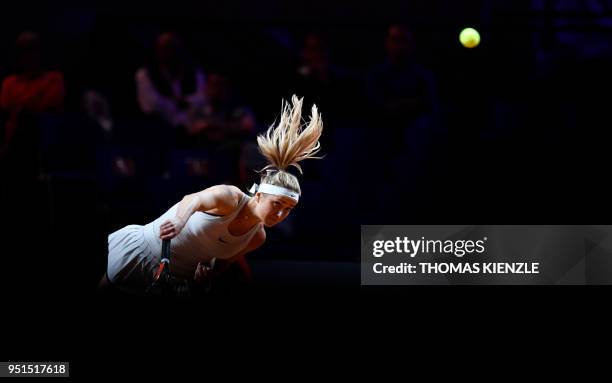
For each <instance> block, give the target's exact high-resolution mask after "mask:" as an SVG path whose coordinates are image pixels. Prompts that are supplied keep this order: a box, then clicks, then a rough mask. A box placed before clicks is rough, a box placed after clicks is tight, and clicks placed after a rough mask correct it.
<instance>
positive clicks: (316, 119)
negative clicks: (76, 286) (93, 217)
mask: <svg viewBox="0 0 612 383" xmlns="http://www.w3.org/2000/svg"><path fill="white" fill-rule="evenodd" d="M302 103H303V99H298V98H297V97H296V96H293V97H292V105H290V104H289V103H287V102H283V106H282V114H281V118H280V122H279V123H278V125H276V127H275V126H274V125H272V126H271V127H270V128H269V129H268V130H267V132H266V133H265V134H261V135H259V136H258V137H257V143H258V146H259V150H260V151H261V153H262V154H263V155H264V157H265V158H266V159H267V161H268V165H267V166H265V167H264V168H263V169H262V171H261V173H260V174H261V179H260V183H259V185H257V184H254V185H253V187H252V188H251V190H250V193H249V194H245V193H243V192H242V191H241V190H240V189H239V188H238V187H236V186H231V185H215V186H211V187H209V188H207V189H205V190H202V191H200V192H197V193H194V194H189V195H186V196H185V197H184V198H183V199H182V200H181V201H180V202H179V203H177V204H175V205H174V206H172V207H171V208H170V209H169V210H168V211H166V212H165V213H164V214H163V215H162V216H161V217H159V218H157V219H156V220H154V221H153V222H150V223H148V224H146V225H144V226H142V225H128V226H126V227H124V228H122V229H120V230H118V231H116V232H114V233H112V234H110V235H109V236H108V267H107V271H106V274H105V275H104V277H103V278H102V281H101V283H100V286H101V287H102V288H105V287H108V286H116V287H118V288H119V289H120V290H122V291H125V292H130V293H136V294H139V293H140V294H143V293H144V292H145V291H147V287H148V286H149V285H150V283H151V280H152V277H153V275H154V274H155V272H156V269H158V265H159V263H160V257H161V253H162V241H163V240H167V239H171V240H172V241H171V248H170V249H171V261H170V263H169V270H170V273H171V274H172V275H173V276H176V277H179V278H184V279H187V280H189V279H191V280H193V279H195V280H202V279H205V278H207V277H210V274H211V272H209V270H210V267H209V265H211V264H212V265H214V261H215V260H217V259H218V260H221V261H222V262H220V263H224V264H228V263H232V262H236V261H239V262H241V263H242V264H244V255H245V254H247V253H249V252H251V251H253V250H255V249H257V248H258V247H260V246H261V245H262V244H263V243H264V242H265V240H266V231H265V227H272V226H274V225H276V224H278V223H280V222H282V221H283V220H284V219H285V218H287V216H288V215H289V213H290V212H291V210H292V209H294V208H295V207H296V205H297V204H298V201H299V199H300V196H301V194H302V192H301V189H300V184H299V182H298V180H297V178H296V177H295V176H294V175H293V174H291V173H289V172H288V171H287V169H288V168H289V167H290V166H294V167H296V168H297V169H298V170H299V172H300V174H301V173H302V168H301V167H300V165H299V162H300V161H303V160H305V159H309V158H320V157H315V155H316V154H317V153H318V152H319V150H320V143H319V138H320V137H321V133H322V130H323V122H322V119H321V115H320V114H319V112H318V111H317V107H316V106H314V105H313V107H312V113H311V116H310V120H309V121H308V123H307V124H303V123H302V118H301V111H302ZM223 261H229V262H223Z"/></svg>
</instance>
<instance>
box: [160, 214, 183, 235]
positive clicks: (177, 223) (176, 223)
mask: <svg viewBox="0 0 612 383" xmlns="http://www.w3.org/2000/svg"><path fill="white" fill-rule="evenodd" d="M184 226H185V222H183V221H181V220H179V219H169V220H167V221H166V222H164V223H162V225H161V226H160V227H159V237H160V238H161V239H172V238H174V237H176V236H177V235H178V234H179V233H180V232H181V230H182V229H183V227H184Z"/></svg>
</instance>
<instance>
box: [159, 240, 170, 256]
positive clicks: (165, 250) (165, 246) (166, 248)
mask: <svg viewBox="0 0 612 383" xmlns="http://www.w3.org/2000/svg"><path fill="white" fill-rule="evenodd" d="M161 259H162V260H164V259H167V260H168V261H170V240H169V239H164V240H163V241H162V254H161Z"/></svg>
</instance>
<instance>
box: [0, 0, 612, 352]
mask: <svg viewBox="0 0 612 383" xmlns="http://www.w3.org/2000/svg"><path fill="white" fill-rule="evenodd" d="M578 3H579V4H578ZM577 4H578V5H576V4H574V3H572V2H564V1H462V2H455V1H440V0H436V1H412V2H400V1H397V2H394V1H378V2H376V3H369V4H354V3H353V2H349V1H340V2H334V3H330V2H322V1H315V2H306V1H300V2H295V1H294V2H281V1H275V2H253V3H250V2H241V1H224V2H209V3H206V2H198V3H193V2H184V1H174V2H171V3H165V4H157V3H150V2H130V3H127V2H117V1H111V2H98V3H95V2H94V3H88V4H84V3H80V2H67V1H60V2H53V3H52V4H51V3H49V4H39V3H29V2H19V3H18V4H15V3H13V4H10V5H8V4H3V5H2V13H1V14H2V16H1V18H2V22H1V23H0V51H1V52H3V54H2V55H0V76H1V77H5V76H7V75H9V74H11V73H13V71H14V70H15V63H14V41H15V38H16V36H17V35H18V34H19V33H20V32H22V31H24V30H34V31H36V32H38V33H39V35H40V36H41V39H42V41H43V42H44V48H45V53H46V55H45V57H46V60H47V64H48V67H49V68H51V69H55V70H60V71H62V72H63V73H64V77H65V85H66V97H65V108H64V112H63V114H62V115H60V116H54V117H53V119H52V120H51V123H48V124H47V125H45V126H46V127H45V126H43V128H42V130H35V131H36V132H37V133H36V134H35V135H34V136H33V138H32V140H31V141H29V142H30V143H32V144H33V145H32V146H31V147H30V149H32V152H31V153H34V154H33V155H35V156H36V160H35V161H33V162H34V163H35V166H34V167H30V166H29V165H30V164H27V163H20V162H13V163H10V164H8V166H9V167H10V169H12V170H15V169H21V168H20V166H21V165H23V169H24V172H20V171H19V172H20V173H23V174H25V173H27V171H26V169H27V170H32V169H34V170H33V172H32V173H31V174H30V175H31V177H23V178H19V180H18V181H15V180H13V179H11V178H10V177H8V176H7V177H5V179H4V180H3V181H2V183H3V186H4V190H8V192H7V194H6V195H7V197H6V198H4V199H3V201H2V204H3V208H2V209H3V212H6V215H5V214H4V213H3V217H4V221H5V224H6V227H7V229H6V230H3V233H2V234H3V243H4V245H5V249H6V250H3V251H2V253H3V255H4V258H5V262H6V266H5V267H4V268H3V270H4V273H5V278H3V283H4V284H5V287H4V291H5V292H6V293H7V294H6V296H7V297H12V298H9V299H12V300H13V301H15V304H16V306H15V307H17V308H16V311H19V310H20V309H21V310H27V308H28V307H30V305H31V302H32V301H39V302H41V303H40V304H41V305H42V307H45V308H46V309H48V311H45V310H41V311H38V310H36V311H35V312H36V313H40V312H42V313H47V314H48V313H50V312H54V307H57V312H60V313H61V312H66V313H67V312H70V313H71V314H70V315H66V316H63V315H62V314H56V315H57V316H55V317H54V316H53V315H51V317H52V318H54V319H49V321H48V322H47V323H48V324H50V323H55V324H57V323H61V326H65V327H62V328H63V329H64V331H70V330H66V329H67V328H68V329H71V328H72V327H71V326H72V325H74V326H78V325H79V324H81V325H82V324H83V323H89V322H88V321H89V320H91V318H92V317H95V318H97V319H100V318H104V319H100V322H104V321H105V320H108V321H114V320H117V317H116V316H114V315H113V314H111V313H116V311H115V310H110V309H108V307H107V306H104V305H102V306H97V305H96V304H92V303H91V301H92V300H95V287H96V285H97V282H98V280H99V277H100V276H101V275H102V273H103V272H104V269H105V264H106V236H107V235H108V234H109V233H110V232H112V231H114V230H116V229H118V228H120V227H122V226H124V225H127V224H144V223H147V222H150V221H151V220H152V219H154V218H156V217H157V216H159V215H160V214H161V213H163V211H165V209H167V208H168V207H170V206H171V205H172V204H174V203H175V202H177V201H178V200H180V198H181V197H182V195H183V194H184V190H177V189H175V188H174V187H173V184H172V182H171V181H172V179H170V181H168V180H167V178H163V177H162V176H160V174H161V175H163V173H164V170H165V168H164V165H163V163H162V164H160V165H159V168H154V166H158V165H157V163H156V162H150V159H145V160H144V163H145V164H147V166H145V168H147V169H148V171H151V173H153V174H149V173H147V174H144V175H142V174H138V175H137V177H135V178H134V179H131V180H127V181H126V180H122V181H121V183H120V184H121V188H119V187H117V188H115V187H116V185H117V183H116V180H113V179H110V180H109V178H108V173H105V172H104V164H105V163H104V156H103V155H102V156H101V155H100V153H102V154H104V153H106V154H108V153H112V149H113V146H110V147H109V146H108V145H107V144H108V142H107V141H105V140H106V138H105V136H103V135H102V134H101V132H100V130H99V129H98V128H96V127H95V126H94V125H92V124H91V123H90V122H87V119H86V116H85V115H84V112H83V110H82V104H81V102H82V101H81V100H82V97H83V94H84V92H85V91H86V90H91V89H93V90H96V91H99V92H100V93H101V94H103V95H104V96H105V97H106V98H107V99H108V101H109V104H110V106H111V110H112V114H113V118H114V121H115V128H114V132H115V133H114V134H115V135H116V136H117V137H120V138H116V140H115V141H112V145H118V146H121V147H129V148H130V150H132V152H131V153H132V154H134V156H136V154H135V153H136V152H138V151H139V150H140V151H145V152H147V150H149V152H148V154H149V155H150V156H152V157H155V155H152V154H154V153H155V152H154V151H153V152H151V151H150V146H147V143H148V142H149V141H148V138H147V137H148V133H147V127H148V125H147V123H148V121H149V120H147V119H146V118H145V116H143V115H142V113H141V112H140V110H139V109H138V105H137V103H136V97H135V92H136V89H135V82H134V73H135V71H136V70H137V69H138V68H139V67H140V66H142V65H143V64H145V63H146V62H147V60H149V59H150V57H151V55H152V50H153V44H154V41H155V38H156V36H157V35H158V34H159V33H161V32H164V31H177V32H179V33H180V34H181V35H182V36H183V39H184V40H185V43H186V46H187V48H188V51H189V52H190V54H191V56H192V58H193V60H194V61H195V62H197V63H199V64H200V65H201V66H202V68H203V69H204V71H205V72H213V71H221V72H223V73H224V74H225V75H226V76H227V77H228V78H230V79H231V82H232V85H233V86H234V89H235V91H236V93H237V94H238V95H239V96H240V99H241V100H242V102H243V103H245V104H247V105H249V106H250V108H251V109H252V110H253V112H254V115H255V116H256V119H257V122H258V129H259V130H260V131H261V130H262V129H265V128H266V127H267V126H268V125H270V124H271V123H272V122H273V121H274V119H275V118H276V117H277V116H278V113H279V111H280V101H281V99H283V98H285V99H287V98H288V97H290V96H291V94H293V93H296V92H297V90H296V88H297V87H298V85H296V84H297V83H296V79H295V77H296V70H297V67H298V66H299V65H300V50H301V48H302V45H303V39H304V36H306V35H307V34H308V33H310V32H317V33H319V34H321V35H322V36H324V39H325V41H326V42H327V46H328V49H329V53H330V60H331V62H332V63H334V64H335V65H336V66H337V67H338V68H341V69H342V73H344V74H345V75H346V78H345V79H348V80H346V82H343V83H341V85H340V86H335V87H331V88H327V90H323V91H321V90H320V89H325V88H319V90H320V91H319V92H318V93H317V92H312V91H311V94H307V95H306V100H305V102H306V103H308V104H310V103H312V102H314V103H317V104H318V105H319V107H320V109H321V111H322V113H323V119H324V122H325V129H324V133H323V135H324V138H323V153H325V154H326V155H327V156H326V158H324V159H323V160H318V161H310V162H307V163H305V164H304V170H305V175H304V177H303V178H301V184H302V189H303V198H302V200H301V201H300V206H299V207H298V209H296V211H295V212H294V213H292V217H291V219H290V221H289V222H288V223H287V225H285V226H284V227H279V228H276V229H271V230H269V237H268V238H269V240H268V243H266V245H265V246H264V247H263V248H262V249H260V250H258V251H257V252H256V253H254V254H252V255H251V257H250V258H251V259H252V260H251V265H252V267H253V271H254V277H255V283H256V287H260V288H262V289H263V291H264V294H260V295H259V297H260V299H264V300H265V299H266V298H261V297H262V296H263V297H266V296H267V295H266V294H270V295H269V296H278V295H282V296H283V298H282V301H283V302H294V303H295V302H299V303H298V304H296V306H298V305H299V306H302V305H303V306H307V307H311V308H313V307H317V305H318V304H324V305H325V304H327V305H329V306H330V307H336V308H337V307H338V306H337V305H336V303H337V302H345V303H346V302H347V301H348V300H350V299H354V297H355V296H360V297H361V299H366V301H369V300H368V299H369V298H368V297H371V296H376V297H377V298H376V299H380V296H381V295H382V294H380V292H383V293H384V295H385V296H386V297H387V298H385V299H387V300H388V302H393V301H392V299H393V297H395V296H397V295H399V294H400V293H398V292H397V291H390V290H389V289H368V290H363V289H361V290H360V289H359V269H358V267H359V265H358V259H359V243H360V241H359V235H360V234H359V233H360V225H362V224H464V223H474V222H479V223H484V224H527V223H529V224H540V223H542V224H544V223H555V224H581V223H585V224H587V223H588V224H605V223H606V222H607V217H608V215H609V213H610V206H609V204H608V196H609V195H610V187H609V183H608V182H607V178H609V177H608V175H609V155H608V146H609V138H610V133H609V129H610V123H609V113H610V112H609V110H610V109H609V108H610V95H609V89H610V80H611V75H610V73H611V72H610V59H611V58H612V56H611V55H610V54H611V49H612V43H611V42H610V41H612V39H610V37H612V36H611V32H612V22H611V21H610V20H612V3H610V2H606V1H599V2H591V3H587V2H582V3H581V2H577ZM589 4H590V5H589ZM395 23H402V24H404V25H406V26H408V27H409V28H410V29H412V30H413V32H414V36H415V41H416V60H417V61H418V62H419V63H420V64H421V65H422V66H423V67H426V68H428V69H429V70H430V73H432V75H433V78H434V79H435V90H436V95H435V102H434V107H433V108H432V109H431V110H429V111H428V112H427V113H425V114H426V115H427V116H428V120H427V121H428V122H427V124H426V125H425V126H426V127H425V135H419V134H411V133H410V132H411V131H410V128H408V127H406V128H404V129H401V130H399V135H398V130H397V129H395V128H389V126H386V123H385V120H384V119H383V118H382V117H381V114H380V110H379V109H378V108H377V107H375V106H374V105H373V104H372V100H373V99H376V98H377V97H381V96H384V94H381V92H380V91H379V92H376V91H373V90H372V89H371V88H370V87H369V84H370V79H371V76H372V73H374V72H375V71H376V68H377V67H378V66H379V65H380V64H381V63H383V62H384V60H385V50H384V40H385V35H386V32H387V28H388V27H389V25H391V24H395ZM466 26H473V27H475V28H477V29H478V30H479V31H480V33H481V37H482V42H481V45H480V46H479V47H478V48H476V49H474V50H467V49H465V48H463V47H462V46H461V45H460V44H459V43H458V41H457V39H458V34H459V31H460V30H461V29H462V28H463V27H466ZM315 89H316V88H315ZM37 129H40V127H39V128H37ZM41 131H42V132H47V134H50V135H51V138H49V136H48V135H44V134H40V132H41ZM398 137H399V138H398ZM398 139H399V140H400V141H402V140H406V143H404V144H399V146H398V141H397V140H398ZM419 140H422V141H419ZM408 144H415V145H416V146H417V147H418V148H419V150H416V152H410V150H409V149H408V148H410V147H411V146H410V145H408ZM389 153H391V154H389ZM415 153H416V154H415ZM414 156H416V158H418V162H415V161H413V160H414V158H415V157H414ZM147 161H149V162H147ZM26 165H28V166H26ZM152 168H153V169H152ZM5 169H6V168H5ZM9 173H10V172H9ZM10 174H14V173H10ZM232 179H233V178H232V175H231V174H229V175H227V178H225V179H222V180H221V181H225V180H232ZM5 180H6V181H5ZM215 181H216V180H215ZM20 182H23V184H20ZM189 182H190V183H189V184H188V187H187V188H186V189H190V190H191V189H192V190H193V191H197V190H200V189H203V188H204V187H206V186H208V185H210V184H211V182H212V180H206V179H192V180H189ZM17 185H18V186H19V187H16V186H17ZM237 186H239V187H241V188H242V189H243V190H244V189H246V188H248V187H249V186H250V185H249V184H241V185H237ZM183 187H184V185H183ZM122 188H123V189H122ZM16 190H17V192H16ZM287 288H293V290H291V291H293V294H295V295H289V294H288V293H287V294H285V293H286V289H287ZM267 289H270V290H267ZM411 291H412V292H416V294H420V295H421V296H423V295H424V293H425V290H424V289H415V290H411ZM519 291H523V290H522V289H519ZM467 292H468V293H472V295H471V296H476V297H477V298H474V299H475V300H478V297H479V295H480V294H484V293H482V292H476V293H474V290H468V291H467ZM427 293H428V294H430V295H433V296H435V297H436V298H441V299H443V302H446V303H450V302H452V301H453V300H454V298H456V297H458V295H459V294H462V295H463V294H464V293H466V291H465V290H462V292H461V293H457V292H453V293H449V291H448V290H444V291H442V292H441V291H440V290H437V289H430V290H427ZM246 294H247V295H249V294H252V292H250V293H246ZM496 294H501V295H502V296H506V297H509V296H510V295H511V293H510V292H509V291H508V290H501V291H497V292H496ZM529 294H531V292H530V293H529ZM537 294H540V296H542V295H544V294H546V293H545V292H542V291H539V292H538V293H537ZM409 295H412V294H409ZM525 295H527V293H525ZM249 296H250V295H249ZM320 297H324V298H320ZM351 297H352V298H351ZM442 297H444V298H442ZM215 299H216V298H215ZM232 299H240V304H243V303H245V302H243V301H242V300H241V299H244V298H236V297H234V298H232ZM319 299H322V300H319ZM418 299H421V301H420V302H421V303H423V304H426V303H424V302H426V298H417V300H418ZM372 301H374V299H372ZM231 302H232V303H230V304H228V305H232V304H233V303H234V301H231ZM248 302H249V304H246V305H245V306H244V307H251V305H252V306H254V305H255V303H253V301H251V300H249V301H248ZM322 302H325V303H322ZM139 304H140V305H142V304H141V303H136V306H135V307H134V306H131V305H126V306H127V307H130V308H129V309H128V310H130V312H131V313H132V314H133V315H134V316H132V317H130V318H135V317H138V318H141V317H142V318H148V315H149V314H150V315H155V313H156V311H154V310H153V309H152V308H151V307H150V306H148V305H146V304H144V305H143V306H139ZM224 304H227V303H224ZM269 304H270V306H266V307H275V308H277V307H278V306H277V305H276V303H269ZM455 304H457V303H455ZM236 305H238V303H236ZM534 305H535V304H534ZM264 306H265V305H264ZM355 306H356V305H354V306H352V307H355ZM382 306H384V305H383V304H382V303H381V307H382ZM241 307H243V306H241ZM325 307H327V306H325ZM515 307H516V306H515ZM19 308H20V309H19ZM98 308H100V311H99V312H98V311H97V310H98ZM190 308H191V306H189V307H188V309H190ZM175 309H177V310H178V311H181V310H184V309H185V307H184V306H179V307H178V308H176V307H175ZM149 310H151V311H149ZM75 312H76V314H72V313H75ZM103 312H104V313H103ZM349 312H350V311H349ZM349 312H347V313H345V314H346V315H347V317H348V316H349ZM92 313H95V314H92ZM285 314H288V313H285ZM300 314H303V313H302V312H301V311H300ZM288 315H289V317H291V314H288ZM309 315H311V316H312V318H311V319H313V321H315V322H317V321H320V320H321V317H320V316H319V315H318V314H314V311H310V312H309ZM320 315H323V314H320ZM307 316H308V314H307ZM309 318H310V317H309ZM281 320H282V319H281ZM18 322H19V320H18V319H15V323H18ZM109 331H110V330H109ZM56 336H59V335H58V334H56ZM99 338H100V339H98V338H96V341H101V342H102V341H103V339H102V338H104V335H101V336H100V337H99ZM51 343H53V342H51ZM24 355H26V354H24ZM66 355H67V356H66V357H65V358H66V359H69V358H71V357H74V354H73V353H72V351H70V352H69V353H68V354H66ZM27 359H31V357H28V358H27ZM54 359H57V357H54Z"/></svg>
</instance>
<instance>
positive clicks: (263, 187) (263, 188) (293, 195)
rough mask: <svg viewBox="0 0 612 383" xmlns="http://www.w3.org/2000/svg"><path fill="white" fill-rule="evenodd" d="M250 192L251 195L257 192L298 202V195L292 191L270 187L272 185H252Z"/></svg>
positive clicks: (279, 187) (274, 186)
mask: <svg viewBox="0 0 612 383" xmlns="http://www.w3.org/2000/svg"><path fill="white" fill-rule="evenodd" d="M250 192H251V193H253V194H255V193H257V192H262V193H267V194H274V195H284V196H285V197H289V198H291V199H292V200H294V201H295V202H298V201H299V200H300V195H299V194H298V193H296V192H294V191H293V190H289V189H287V188H284V187H281V186H276V185H272V184H261V185H257V184H253V186H251V190H250Z"/></svg>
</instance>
